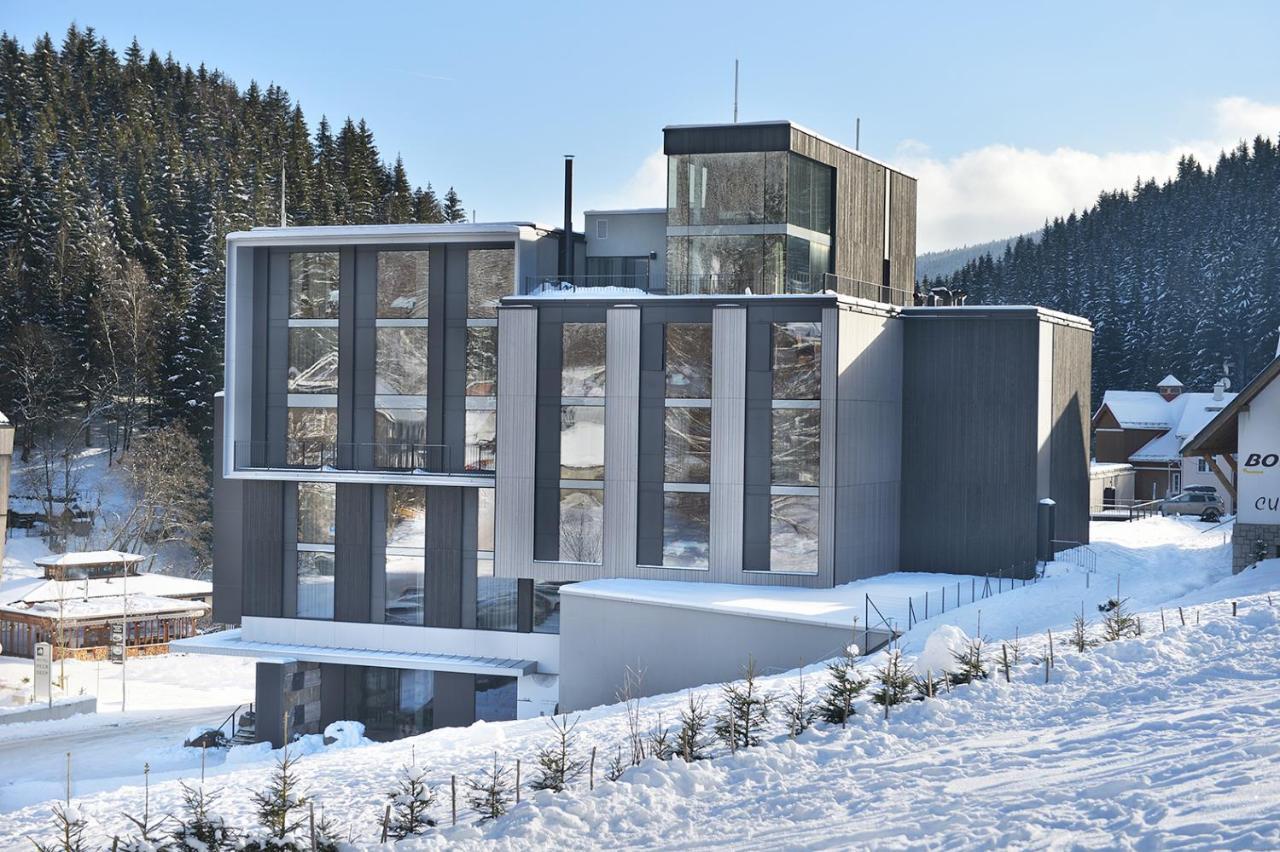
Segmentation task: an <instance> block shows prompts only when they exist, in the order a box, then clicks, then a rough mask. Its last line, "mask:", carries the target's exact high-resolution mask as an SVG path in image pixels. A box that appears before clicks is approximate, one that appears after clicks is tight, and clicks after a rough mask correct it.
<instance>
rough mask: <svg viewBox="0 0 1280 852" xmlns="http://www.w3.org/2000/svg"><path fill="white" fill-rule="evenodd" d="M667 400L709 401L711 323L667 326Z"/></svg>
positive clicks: (683, 323) (685, 323) (675, 323)
mask: <svg viewBox="0 0 1280 852" xmlns="http://www.w3.org/2000/svg"><path fill="white" fill-rule="evenodd" d="M666 348H667V398H668V399H710V398H711V323H709V322H673V323H669V324H668V325H667V341H666Z"/></svg>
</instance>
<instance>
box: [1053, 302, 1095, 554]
mask: <svg viewBox="0 0 1280 852" xmlns="http://www.w3.org/2000/svg"><path fill="white" fill-rule="evenodd" d="M1092 368H1093V333H1092V332H1090V331H1088V330H1087V329H1083V328H1073V327H1067V326H1063V325H1058V326H1055V327H1054V329H1053V393H1052V399H1053V415H1052V417H1053V420H1052V426H1051V427H1050V428H1051V430H1052V431H1051V432H1050V441H1051V442H1052V443H1051V450H1050V452H1051V458H1052V461H1051V474H1050V479H1049V496H1050V497H1051V498H1053V500H1054V502H1055V503H1057V508H1056V510H1055V518H1054V527H1055V533H1054V534H1055V536H1056V537H1057V538H1058V539H1060V540H1063V541H1079V542H1082V543H1085V544H1087V543H1088V541H1089V420H1090V415H1091V411H1092V407H1091V406H1092V404H1091V400H1090V395H1089V387H1090V385H1089V383H1090V374H1091V370H1092Z"/></svg>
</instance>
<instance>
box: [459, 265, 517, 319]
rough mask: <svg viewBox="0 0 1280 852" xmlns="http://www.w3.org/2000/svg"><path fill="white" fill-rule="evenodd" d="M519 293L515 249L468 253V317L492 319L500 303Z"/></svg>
mask: <svg viewBox="0 0 1280 852" xmlns="http://www.w3.org/2000/svg"><path fill="white" fill-rule="evenodd" d="M514 292H515V252H514V251H513V250H512V249H508V248H503V249H472V250H471V251H469V252H467V316H468V317H469V318H470V319H492V318H493V317H496V316H497V315H498V300H499V299H501V298H502V297H503V296H510V295H511V294H512V293H514Z"/></svg>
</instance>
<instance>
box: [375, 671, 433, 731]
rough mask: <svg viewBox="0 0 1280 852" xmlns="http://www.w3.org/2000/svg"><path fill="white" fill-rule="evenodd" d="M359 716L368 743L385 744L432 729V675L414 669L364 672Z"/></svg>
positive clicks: (431, 673)
mask: <svg viewBox="0 0 1280 852" xmlns="http://www.w3.org/2000/svg"><path fill="white" fill-rule="evenodd" d="M362 686H363V687H364V688H363V689H362V690H360V702H361V707H360V712H359V714H358V715H359V717H360V718H361V719H363V720H364V722H365V729H364V733H365V736H367V737H368V738H369V739H371V740H376V741H378V742H386V741H388V740H397V739H400V738H402V737H410V736H413V735H414V734H421V733H423V732H425V731H429V730H431V728H432V726H433V725H434V724H435V719H434V713H435V673H434V672H429V671H421V670H417V669H387V668H381V667H378V666H368V667H367V668H365V669H364V683H363V684H362Z"/></svg>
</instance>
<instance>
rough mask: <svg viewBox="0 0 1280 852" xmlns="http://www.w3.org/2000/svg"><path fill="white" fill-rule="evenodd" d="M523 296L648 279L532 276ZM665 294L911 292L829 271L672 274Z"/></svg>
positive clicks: (898, 295)
mask: <svg viewBox="0 0 1280 852" xmlns="http://www.w3.org/2000/svg"><path fill="white" fill-rule="evenodd" d="M525 283H526V287H525V292H526V293H546V292H548V291H559V292H565V293H572V292H577V291H579V290H582V291H586V292H585V293H583V295H591V292H590V291H592V290H602V289H606V288H617V289H623V290H641V291H648V290H649V286H650V282H649V276H648V275H647V274H644V275H640V274H637V275H544V276H531V277H529V278H528V279H526V282H525ZM665 292H666V293H667V295H671V296H702V295H735V296H746V295H756V296H766V295H768V296H774V295H814V294H818V293H838V294H840V295H842V296H851V297H853V298H858V299H867V300H868V301H872V302H881V303H884V304H889V305H897V306H899V307H901V306H904V305H910V304H912V301H913V298H912V297H913V293H912V291H910V290H901V289H898V288H895V287H889V286H886V285H883V284H877V283H875V282H873V281H859V280H857V279H856V278H846V277H844V276H842V275H834V274H832V273H830V272H823V273H818V274H816V275H810V274H808V273H803V272H793V273H788V274H787V275H785V276H782V275H772V276H766V275H757V276H750V275H737V274H709V275H672V276H668V278H667V283H666V291H665Z"/></svg>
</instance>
